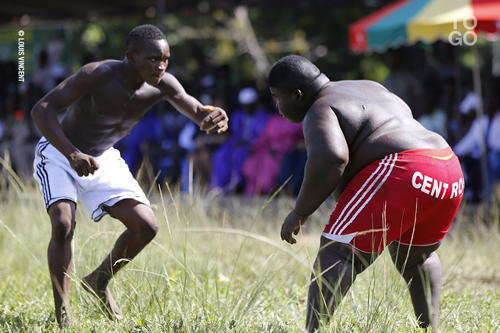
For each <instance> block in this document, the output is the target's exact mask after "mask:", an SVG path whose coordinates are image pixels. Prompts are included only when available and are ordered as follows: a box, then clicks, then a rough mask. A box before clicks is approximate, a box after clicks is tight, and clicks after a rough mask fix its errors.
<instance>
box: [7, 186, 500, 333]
mask: <svg viewBox="0 0 500 333" xmlns="http://www.w3.org/2000/svg"><path fill="white" fill-rule="evenodd" d="M153 192H154V191H153ZM0 195H1V203H0V259H1V264H0V331H1V332H50V331H54V332H55V331H58V328H57V325H56V324H55V317H54V314H53V299H52V290H51V287H50V281H49V275H48V267H47V263H46V262H47V260H46V249H47V245H48V242H49V238H50V223H49V220H48V216H47V214H46V212H45V209H44V206H43V202H42V198H41V195H40V194H39V193H38V190H37V189H35V186H34V185H29V186H25V187H21V186H18V185H16V183H15V182H14V181H13V182H12V183H11V185H10V186H9V190H6V189H5V184H4V186H3V189H2V191H1V192H0ZM152 202H153V208H154V211H155V213H156V216H157V218H158V220H159V222H160V231H159V233H158V235H157V237H156V238H155V240H154V241H153V243H151V244H150V245H149V246H148V247H147V248H146V249H145V250H144V251H143V252H142V253H141V254H140V255H139V256H138V257H137V258H135V259H134V261H133V262H132V263H131V264H129V265H128V266H127V267H126V268H125V269H124V270H122V271H121V272H120V273H119V274H117V276H116V277H115V279H114V281H113V282H112V283H111V285H110V288H111V290H112V292H113V294H114V297H115V299H116V300H117V302H118V304H119V306H120V308H121V310H122V312H123V314H124V317H125V318H124V319H123V320H122V321H120V322H111V321H109V320H108V319H106V317H105V316H104V315H103V313H102V312H101V310H100V307H99V305H98V304H97V302H96V301H95V300H94V298H93V297H91V296H90V295H88V294H87V293H86V292H85V291H83V290H82V288H81V287H80V286H79V283H78V282H79V281H80V279H81V278H82V277H83V276H84V275H85V274H87V273H88V272H90V271H92V270H93V269H94V268H95V267H96V266H97V265H98V264H99V263H100V262H101V261H102V260H103V258H104V256H105V255H106V254H107V253H108V252H109V251H110V249H111V247H112V246H113V243H114V241H115V240H116V238H117V237H118V235H119V234H120V233H121V232H122V231H123V230H124V228H123V226H122V225H121V223H119V222H118V221H117V220H114V219H112V218H110V217H105V218H104V219H103V220H102V221H101V222H99V223H94V222H92V221H91V220H90V218H89V216H88V214H87V212H86V211H85V209H84V207H83V206H80V207H79V209H78V211H77V227H76V232H75V237H74V241H73V250H74V270H73V272H72V273H71V277H72V279H73V280H74V283H73V284H72V288H71V294H70V302H71V314H72V316H73V325H72V326H71V327H70V328H68V329H65V331H67V332H300V331H301V330H302V327H303V325H304V321H305V301H306V296H307V288H308V281H309V276H310V271H311V267H312V262H313V260H314V258H315V256H316V253H317V247H318V244H319V237H320V233H321V230H322V228H323V226H324V223H325V221H327V219H328V216H329V214H330V213H331V210H332V208H333V204H331V203H330V204H329V203H325V204H324V205H323V206H322V207H321V208H320V210H319V211H317V212H316V213H315V214H314V215H313V217H312V218H310V219H309V221H308V223H307V226H306V227H305V228H303V232H301V234H300V235H299V236H298V244H296V245H293V246H292V245H289V244H287V243H284V242H282V241H281V240H280V237H279V230H280V228H281V223H282V221H283V219H284V218H285V216H286V214H287V213H288V212H289V211H290V209H291V208H292V207H293V206H292V204H293V201H292V200H291V199H289V198H286V197H280V196H277V197H275V198H272V200H271V198H269V200H267V201H266V200H257V199H255V200H248V199H241V198H239V199H237V198H212V197H208V196H202V195H199V194H195V195H194V199H193V198H190V197H189V196H185V195H184V196H183V195H180V194H178V192H177V191H175V190H174V191H173V194H169V192H168V191H165V192H164V194H163V198H162V197H160V196H159V195H158V194H153V195H152ZM481 214H482V210H480V209H476V208H471V207H467V206H466V205H463V206H462V208H461V210H460V212H459V214H458V216H457V219H456V222H455V223H454V225H453V226H452V229H451V230H450V233H449V235H448V237H447V238H446V239H445V241H444V243H443V245H442V247H441V248H440V249H439V250H438V254H439V256H440V258H441V261H442V264H443V289H444V290H443V295H442V303H441V316H440V332H453V333H455V332H499V331H500V315H499V314H500V288H499V285H500V266H499V265H498V263H497V259H499V256H500V231H499V221H498V217H499V214H498V206H497V205H495V206H493V207H491V209H490V215H491V216H490V218H489V221H488V223H485V222H484V219H483V218H482V216H481ZM417 327H418V326H417V322H416V319H415V318H414V315H413V309H412V305H411V301H410V298H409V294H408V292H407V289H406V286H405V284H404V283H403V280H402V279H401V278H400V276H399V274H398V273H397V271H396V270H395V268H394V267H393V265H392V263H391V261H390V258H389V257H388V255H387V254H384V255H382V256H381V257H380V258H379V259H378V260H377V261H376V263H375V264H374V265H372V266H371V267H370V268H369V269H368V270H367V271H365V272H364V273H363V274H361V275H360V276H359V277H358V280H357V281H356V283H355V284H354V287H353V288H351V290H350V291H349V293H348V295H347V297H346V298H345V299H344V301H343V303H342V304H341V306H340V308H339V309H338V311H337V312H336V314H335V316H334V317H333V319H332V321H331V323H330V324H329V326H327V327H325V328H324V329H323V331H325V332H384V333H388V332H398V333H399V332H419V329H418V328H417Z"/></svg>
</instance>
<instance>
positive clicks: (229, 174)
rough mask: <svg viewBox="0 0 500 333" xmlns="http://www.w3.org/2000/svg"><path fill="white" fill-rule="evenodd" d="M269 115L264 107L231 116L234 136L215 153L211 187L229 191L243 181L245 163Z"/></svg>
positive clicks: (238, 111) (230, 124) (240, 111)
mask: <svg viewBox="0 0 500 333" xmlns="http://www.w3.org/2000/svg"><path fill="white" fill-rule="evenodd" d="M268 118H269V114H268V113H267V112H266V111H265V110H263V109H257V110H255V112H254V113H252V114H248V113H246V112H245V111H243V110H240V109H238V110H236V111H235V112H234V113H233V114H232V115H231V117H230V118H229V129H230V131H231V136H230V137H229V139H228V140H227V141H226V142H224V143H223V144H222V145H221V146H220V147H219V148H217V149H216V150H215V151H214V152H213V154H212V172H211V176H210V177H211V179H210V187H211V188H222V189H223V190H224V191H226V192H229V191H231V190H233V189H235V188H236V187H237V186H238V185H240V184H241V181H242V179H243V178H242V174H241V171H242V167H243V163H244V162H245V160H246V158H247V155H248V153H249V152H250V147H251V145H252V144H253V142H254V141H255V140H256V139H257V138H258V136H259V134H260V133H261V132H262V130H263V129H264V126H265V125H266V122H267V119H268Z"/></svg>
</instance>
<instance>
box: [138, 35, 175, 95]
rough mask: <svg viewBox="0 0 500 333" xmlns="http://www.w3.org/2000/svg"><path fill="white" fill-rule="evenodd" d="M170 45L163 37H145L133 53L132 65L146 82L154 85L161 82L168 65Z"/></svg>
mask: <svg viewBox="0 0 500 333" xmlns="http://www.w3.org/2000/svg"><path fill="white" fill-rule="evenodd" d="M169 57H170V47H169V46H168V43H167V41H166V40H165V39H160V40H152V39H145V40H143V41H142V43H141V44H140V45H138V46H137V50H136V51H135V52H134V54H133V63H134V67H135V69H136V70H137V72H138V73H139V76H140V77H141V78H142V79H143V80H144V81H145V82H146V83H148V84H150V85H152V86H156V85H157V84H159V83H160V82H161V79H162V78H163V75H164V74H165V70H166V69H167V67H168V59H169Z"/></svg>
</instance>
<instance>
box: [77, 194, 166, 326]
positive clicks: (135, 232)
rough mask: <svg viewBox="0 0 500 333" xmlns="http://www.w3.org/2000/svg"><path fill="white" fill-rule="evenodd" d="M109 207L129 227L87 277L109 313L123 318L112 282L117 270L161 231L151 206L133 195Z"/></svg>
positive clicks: (113, 317)
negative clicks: (114, 296) (114, 297)
mask: <svg viewBox="0 0 500 333" xmlns="http://www.w3.org/2000/svg"><path fill="white" fill-rule="evenodd" d="M108 211H109V212H110V213H111V214H112V215H113V216H115V217H116V218H118V219H119V220H120V221H121V222H122V223H123V224H124V225H125V226H126V227H127V230H125V231H124V232H123V234H121V236H120V237H119V238H118V240H117V241H116V243H115V246H114V248H113V250H112V251H111V253H110V254H109V255H108V256H107V258H106V259H105V260H104V261H103V263H102V264H101V265H100V266H99V267H98V268H97V269H96V270H95V271H93V272H92V273H91V274H89V275H87V276H85V277H84V278H83V280H84V282H85V284H84V285H86V286H85V287H86V288H87V289H88V288H89V287H90V288H91V289H92V291H93V292H94V293H95V294H96V295H97V296H98V297H99V298H100V299H101V301H102V304H103V306H104V307H105V310H106V311H107V313H108V315H109V317H110V318H111V319H121V318H122V315H121V313H120V310H119V309H118V306H117V305H116V303H115V301H114V299H113V297H112V296H111V293H110V291H109V288H108V283H109V281H110V280H111V278H112V277H113V275H114V274H116V273H117V272H118V271H119V270H120V269H121V268H122V267H123V266H125V265H126V264H127V263H128V262H129V261H130V260H131V259H133V258H134V257H135V256H136V255H137V254H138V253H139V252H141V250H142V249H143V248H144V247H145V246H146V245H147V244H148V243H149V242H151V241H152V240H153V238H154V237H155V235H156V233H157V231H158V222H157V221H156V217H155V216H154V213H153V211H152V210H151V208H149V207H148V206H146V205H144V204H142V203H139V202H137V201H135V200H133V199H125V200H122V201H120V202H118V203H117V204H115V205H114V206H113V207H109V208H108ZM122 259H123V260H122Z"/></svg>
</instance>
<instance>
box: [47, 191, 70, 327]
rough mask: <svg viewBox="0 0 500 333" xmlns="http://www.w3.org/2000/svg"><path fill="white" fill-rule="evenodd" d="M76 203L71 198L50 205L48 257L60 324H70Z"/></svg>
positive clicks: (57, 317)
mask: <svg viewBox="0 0 500 333" xmlns="http://www.w3.org/2000/svg"><path fill="white" fill-rule="evenodd" d="M75 209H76V206H75V203H74V202H72V201H69V200H60V201H57V202H55V203H54V204H52V205H51V206H50V207H49V211H48V213H49V216H50V222H51V223H52V237H51V239H50V243H49V249H48V253H47V258H48V261H49V271H50V276H51V280H52V291H53V293H54V303H55V310H56V311H55V312H56V319H57V322H58V323H59V326H61V327H62V326H68V324H69V321H70V317H69V313H68V309H69V308H68V292H69V283H70V279H69V276H68V274H69V273H70V272H71V266H72V258H73V255H72V253H71V240H72V239H73V233H74V230H75Z"/></svg>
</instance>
